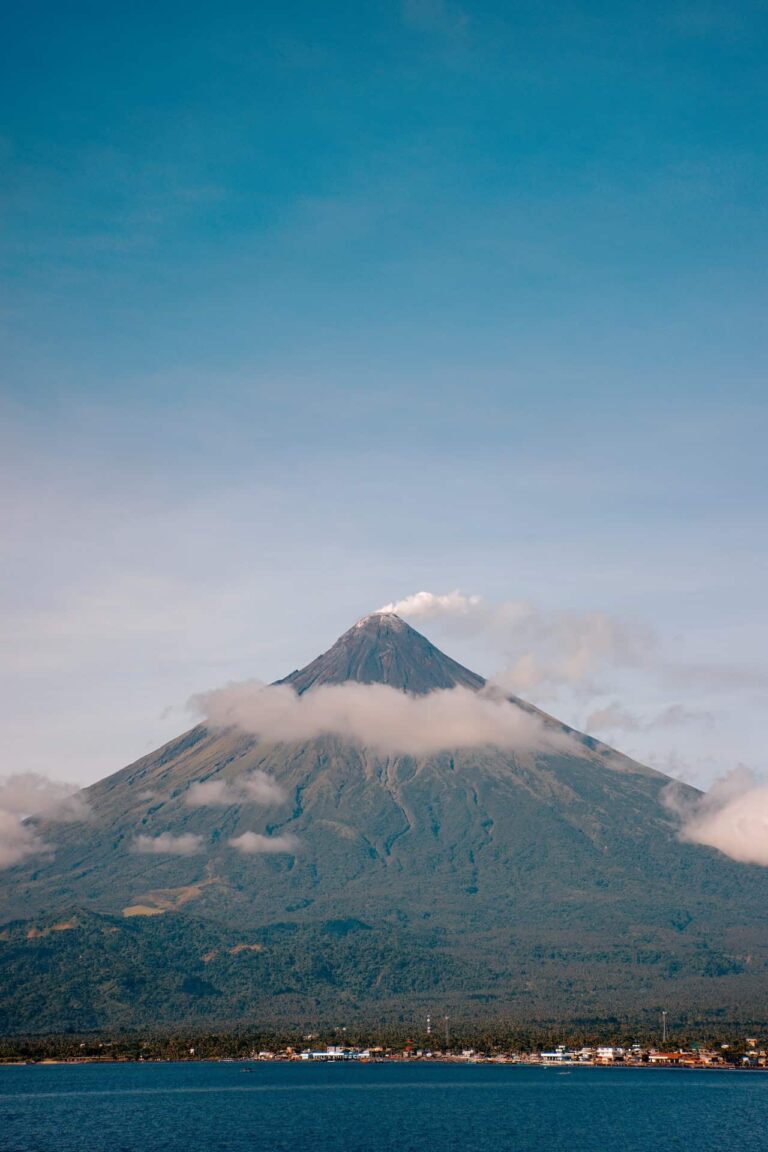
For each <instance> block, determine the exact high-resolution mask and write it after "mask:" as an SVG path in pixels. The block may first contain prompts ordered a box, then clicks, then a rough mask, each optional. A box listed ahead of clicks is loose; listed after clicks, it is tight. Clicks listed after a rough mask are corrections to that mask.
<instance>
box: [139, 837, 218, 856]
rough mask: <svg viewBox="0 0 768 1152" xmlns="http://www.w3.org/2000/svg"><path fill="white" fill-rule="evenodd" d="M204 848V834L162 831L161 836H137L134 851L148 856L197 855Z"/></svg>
mask: <svg viewBox="0 0 768 1152" xmlns="http://www.w3.org/2000/svg"><path fill="white" fill-rule="evenodd" d="M202 850H203V838H202V836H196V835H195V834H194V833H192V832H186V833H184V834H183V835H182V836H173V835H172V834H171V833H170V832H162V833H161V834H160V835H159V836H137V837H136V839H135V840H134V842H133V851H134V852H140V853H142V854H143V855H147V856H195V855H197V853H198V852H202Z"/></svg>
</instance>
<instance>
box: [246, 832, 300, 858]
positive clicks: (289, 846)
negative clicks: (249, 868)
mask: <svg viewBox="0 0 768 1152" xmlns="http://www.w3.org/2000/svg"><path fill="white" fill-rule="evenodd" d="M229 843H230V844H231V846H232V847H233V848H237V850H238V852H243V853H245V855H246V856H259V855H262V854H270V853H278V852H288V853H291V854H293V853H295V852H296V850H297V848H298V846H299V840H298V837H297V836H292V835H291V834H290V832H285V833H283V834H282V835H281V836H264V835H263V834H262V833H261V832H243V833H242V835H240V836H234V837H233V838H232V839H231V840H230V841H229Z"/></svg>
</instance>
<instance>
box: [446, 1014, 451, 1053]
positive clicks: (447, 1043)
mask: <svg viewBox="0 0 768 1152" xmlns="http://www.w3.org/2000/svg"><path fill="white" fill-rule="evenodd" d="M449 1020H450V1016H446V1017H445V1050H446V1052H447V1051H448V1048H449V1045H450V1040H449V1035H448V1021H449Z"/></svg>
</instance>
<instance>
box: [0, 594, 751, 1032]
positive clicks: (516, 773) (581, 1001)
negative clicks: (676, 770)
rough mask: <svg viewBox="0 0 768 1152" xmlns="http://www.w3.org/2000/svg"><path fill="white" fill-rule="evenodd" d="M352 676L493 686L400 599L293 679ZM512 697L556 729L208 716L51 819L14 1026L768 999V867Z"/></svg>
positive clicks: (10, 942) (36, 875) (659, 788)
mask: <svg viewBox="0 0 768 1152" xmlns="http://www.w3.org/2000/svg"><path fill="white" fill-rule="evenodd" d="M349 682H356V683H360V684H383V685H387V686H389V687H391V688H394V689H396V690H397V691H398V692H400V693H403V694H405V695H406V696H408V697H412V698H419V699H422V698H427V697H429V696H430V694H432V693H434V692H436V691H438V690H441V691H442V690H446V689H453V688H457V689H460V690H462V691H464V692H467V691H469V692H473V693H486V692H487V688H486V686H485V681H484V680H483V678H482V677H481V676H479V675H477V674H476V673H474V672H471V671H469V670H468V669H466V668H464V667H462V666H461V665H460V664H458V663H456V662H455V661H454V660H452V659H450V658H449V657H448V656H446V655H445V654H444V653H442V652H440V651H439V650H438V649H437V648H435V647H434V645H432V644H431V643H430V642H429V641H428V640H427V639H426V638H425V637H423V636H421V635H420V634H419V633H418V632H416V631H415V630H414V629H412V628H410V627H409V626H408V625H407V624H406V623H404V622H403V621H402V620H400V619H399V618H398V617H397V616H394V615H391V614H388V613H377V614H374V615H372V616H369V617H366V618H364V619H363V620H362V621H360V622H358V624H356V625H355V626H354V627H353V628H351V629H350V630H349V631H348V632H346V633H345V634H344V635H343V636H342V637H341V638H340V639H339V640H338V641H337V642H336V644H334V645H333V647H332V648H331V649H329V651H328V652H326V653H324V654H323V655H321V656H319V657H317V659H315V660H313V661H312V662H311V663H310V664H308V665H307V666H306V667H305V668H303V669H301V670H298V671H296V672H293V673H291V675H290V676H287V677H286V678H285V679H284V680H282V681H280V682H279V683H280V684H281V685H284V686H285V685H288V686H290V687H291V688H292V689H294V690H295V692H296V693H298V694H307V693H312V692H313V690H315V689H318V688H319V687H321V686H323V685H341V684H345V683H349ZM307 698H308V699H309V697H307ZM509 707H511V708H514V709H519V710H520V713H521V714H524V715H525V716H527V717H533V718H534V719H535V720H536V722H537V724H538V725H539V726H540V731H541V733H542V739H541V741H540V742H539V743H537V742H536V741H533V742H531V741H530V740H527V741H523V742H522V743H521V745H520V747H515V746H514V745H513V744H510V742H509V741H506V742H505V746H504V747H499V746H494V745H493V744H491V743H482V744H478V745H476V746H470V747H467V746H463V747H456V748H451V747H450V746H448V747H445V748H442V749H440V750H438V751H434V752H431V753H429V754H423V753H422V754H418V755H415V754H412V753H409V752H407V751H402V750H401V751H397V752H393V751H388V752H387V751H385V750H382V748H380V747H375V748H372V747H367V746H366V745H365V743H364V742H361V741H360V740H359V739H356V740H350V739H348V738H347V737H345V736H344V735H343V734H341V733H339V732H327V733H324V734H322V735H318V736H314V737H311V738H309V737H306V736H304V737H297V738H296V739H292V740H281V741H279V742H277V741H273V742H266V741H264V740H263V739H261V738H260V737H259V735H258V734H257V733H255V732H246V731H243V730H242V728H240V727H236V726H231V725H230V726H224V727H216V728H214V727H212V726H210V725H206V724H201V725H198V726H197V727H195V728H193V729H192V730H191V731H189V732H187V733H185V734H184V735H182V736H180V737H179V738H177V739H176V740H173V741H171V742H170V743H169V744H167V745H165V746H164V747H163V748H161V749H159V750H158V751H156V752H154V753H151V754H150V755H148V756H145V757H143V758H142V759H141V760H139V761H137V762H136V763H135V764H132V765H130V766H129V767H127V768H124V769H122V770H121V771H120V772H117V773H115V774H114V775H113V776H110V777H108V778H107V779H105V780H102V781H100V782H99V783H97V784H95V785H93V786H92V787H91V788H89V789H87V790H86V793H85V796H86V799H87V802H88V805H89V809H90V813H91V815H90V819H89V820H88V821H86V822H81V823H69V824H57V825H55V826H51V827H50V828H43V829H41V833H43V834H44V838H45V840H46V841H48V842H51V843H53V844H55V846H56V850H55V854H54V855H53V856H45V855H42V856H39V857H32V858H30V859H28V860H27V861H25V862H24V863H23V864H22V865H18V866H17V867H15V868H13V869H9V870H8V871H7V872H6V873H5V874H4V883H3V889H2V895H1V896H0V909H1V911H2V921H3V922H4V924H5V928H4V929H3V930H2V932H0V976H1V977H2V978H3V981H4V988H5V989H6V990H8V989H10V990H11V991H10V994H9V996H7V997H6V998H5V1007H4V1009H3V1017H2V1019H1V1020H0V1030H2V1031H8V1030H11V1029H17V1030H30V1029H35V1028H51V1027H56V1028H64V1027H68V1026H70V1027H74V1026H82V1021H84V1020H87V1021H89V1022H90V1023H89V1025H88V1026H89V1027H90V1026H93V1027H99V1026H103V1025H107V1024H113V1025H120V1026H126V1027H127V1026H137V1025H140V1024H144V1023H146V1022H149V1021H151V1020H155V1021H164V1022H166V1023H174V1022H179V1021H185V1022H191V1021H195V1020H198V1021H201V1020H206V1021H212V1020H219V1021H228V1022H233V1021H236V1020H238V1019H241V1018H243V1017H244V1016H247V1017H248V1019H251V1020H252V1019H259V1020H260V1021H262V1022H269V1021H282V1022H286V1021H291V1022H296V1023H309V1022H312V1021H317V1020H319V1019H324V1018H330V1017H331V1016H334V1015H338V1013H339V1012H340V1011H343V1012H344V1013H347V1014H351V1015H353V1016H355V1017H356V1018H360V1019H374V1018H375V1019H387V1018H391V1019H398V1018H405V1019H410V1018H411V1016H414V1015H415V1016H418V1015H419V1014H423V1013H424V1012H425V1011H427V1010H429V1009H430V1008H433V1009H437V1008H439V1007H441V1006H443V1007H445V1009H446V1010H449V1011H450V1012H451V1013H452V1014H453V1015H454V1016H456V1015H458V1016H462V1015H463V1016H466V1017H469V1016H476V1017H480V1016H481V1017H484V1018H486V1019H487V1018H488V1017H490V1016H494V1015H498V1016H504V1017H506V1018H513V1019H517V1020H535V1019H539V1020H540V1019H543V1018H548V1019H551V1018H553V1017H554V1016H556V1017H560V1018H564V1019H565V1018H570V1019H574V1018H580V1019H594V1018H597V1017H605V1016H606V1015H613V1016H617V1015H618V1016H630V1017H640V1016H641V1015H642V1014H643V1013H653V1012H655V1011H656V1009H657V1008H658V1007H659V1006H660V1005H663V1006H666V1007H667V1008H668V1009H676V1010H677V1011H679V1012H688V1013H694V1012H695V1013H696V1014H697V1017H698V1018H706V1017H707V1016H708V1014H711V1015H715V1014H717V1015H718V1018H720V1019H722V1018H723V1017H725V1018H731V1019H736V1018H739V1019H741V1018H744V1017H745V1016H747V1017H748V1016H749V1015H750V1014H752V1015H753V1016H754V1015H758V1016H759V1015H760V1013H762V1014H763V1016H764V1015H765V1011H764V1008H763V1001H764V992H765V988H766V982H767V981H768V934H767V933H766V920H767V919H768V872H766V871H765V870H762V869H760V868H757V867H752V866H746V865H742V864H737V863H735V862H733V861H731V860H728V859H727V858H725V857H724V856H722V855H721V854H719V853H717V852H715V851H714V850H711V849H707V848H703V847H700V846H697V845H693V844H685V843H681V842H680V840H679V839H678V836H677V828H676V823H675V820H674V818H673V816H672V815H671V814H670V812H669V810H668V808H667V807H666V806H665V804H664V802H663V796H664V791H665V789H666V788H667V787H668V786H669V784H670V781H669V780H668V779H667V777H665V776H663V775H662V774H661V773H658V772H654V771H652V770H651V769H649V768H646V767H644V766H642V765H640V764H637V763H635V762H634V761H632V760H630V759H628V758H626V757H624V756H622V755H621V754H620V753H618V752H616V751H614V750H613V749H611V748H608V747H607V746H606V745H604V744H601V743H600V742H599V741H596V740H593V739H591V738H590V737H587V736H584V735H582V734H580V733H574V732H573V731H572V730H571V729H569V728H567V726H565V725H562V724H560V723H559V722H558V721H556V720H554V719H553V718H551V717H549V716H546V715H545V714H543V713H541V712H539V711H538V710H537V709H535V708H533V707H532V706H531V705H529V704H527V703H525V702H524V701H521V700H518V699H516V698H511V699H510V701H509ZM142 838H144V839H142ZM163 838H164V839H163ZM163 846H165V847H166V848H167V849H168V850H167V851H164V850H163ZM62 924H65V925H68V927H66V928H61V927H58V928H57V927H56V926H57V925H59V926H61V925H62ZM74 969H77V971H75V970H74ZM86 973H87V979H86V978H85V976H84V974H86ZM160 976H161V977H162V979H160ZM73 989H75V991H73ZM158 989H160V990H161V992H162V994H161V992H160V991H158ZM78 1021H79V1022H80V1023H78Z"/></svg>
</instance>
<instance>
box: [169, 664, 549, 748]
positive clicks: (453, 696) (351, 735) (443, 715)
mask: <svg viewBox="0 0 768 1152" xmlns="http://www.w3.org/2000/svg"><path fill="white" fill-rule="evenodd" d="M190 703H191V706H192V707H193V708H194V710H195V711H197V712H198V713H199V714H201V715H202V716H203V717H204V718H205V721H206V723H208V724H209V725H212V726H214V727H218V728H229V727H235V728H239V729H241V730H242V731H244V732H249V733H252V734H254V735H256V736H258V737H259V738H260V739H261V740H263V741H264V742H266V743H270V744H272V743H291V742H293V741H296V740H312V739H315V738H316V737H319V736H324V735H333V736H339V737H341V738H342V739H346V740H349V741H351V742H352V743H355V744H358V745H361V746H363V747H367V748H371V749H374V750H376V751H380V752H386V753H393V754H410V755H414V756H426V755H430V754H432V753H436V752H441V751H445V750H447V749H453V748H471V747H483V746H488V745H492V746H495V747H498V748H511V749H514V750H515V751H518V752H525V751H535V750H537V749H548V750H551V749H554V748H558V747H559V748H564V747H566V746H567V745H568V744H569V743H570V741H569V738H568V737H567V735H565V734H564V733H562V734H561V733H560V732H558V731H556V730H554V729H552V730H550V729H548V728H545V727H544V724H543V723H542V722H541V721H540V720H539V719H538V718H537V717H536V716H534V715H531V714H530V713H528V712H526V711H525V710H524V709H522V708H520V707H519V705H516V704H514V703H511V702H510V701H509V700H507V699H506V698H505V697H504V696H503V695H502V694H501V693H499V692H497V691H493V690H486V691H480V692H474V691H472V690H470V689H467V688H462V687H458V688H447V689H437V690H435V691H434V692H429V693H427V694H425V695H421V696H412V695H409V694H406V693H405V692H401V691H398V690H397V689H394V688H390V687H388V686H387V685H385V684H359V683H346V684H323V685H319V686H317V687H314V688H312V689H311V690H310V691H308V692H305V693H304V694H303V695H301V696H299V695H298V694H297V693H296V692H295V691H294V689H293V688H292V687H291V686H290V685H287V684H282V685H264V684H259V683H254V682H246V683H242V684H230V685H228V686H227V687H225V688H220V689H216V690H214V691H212V692H208V693H204V694H202V695H198V696H196V697H194V698H193V700H192V701H191V702H190Z"/></svg>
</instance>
